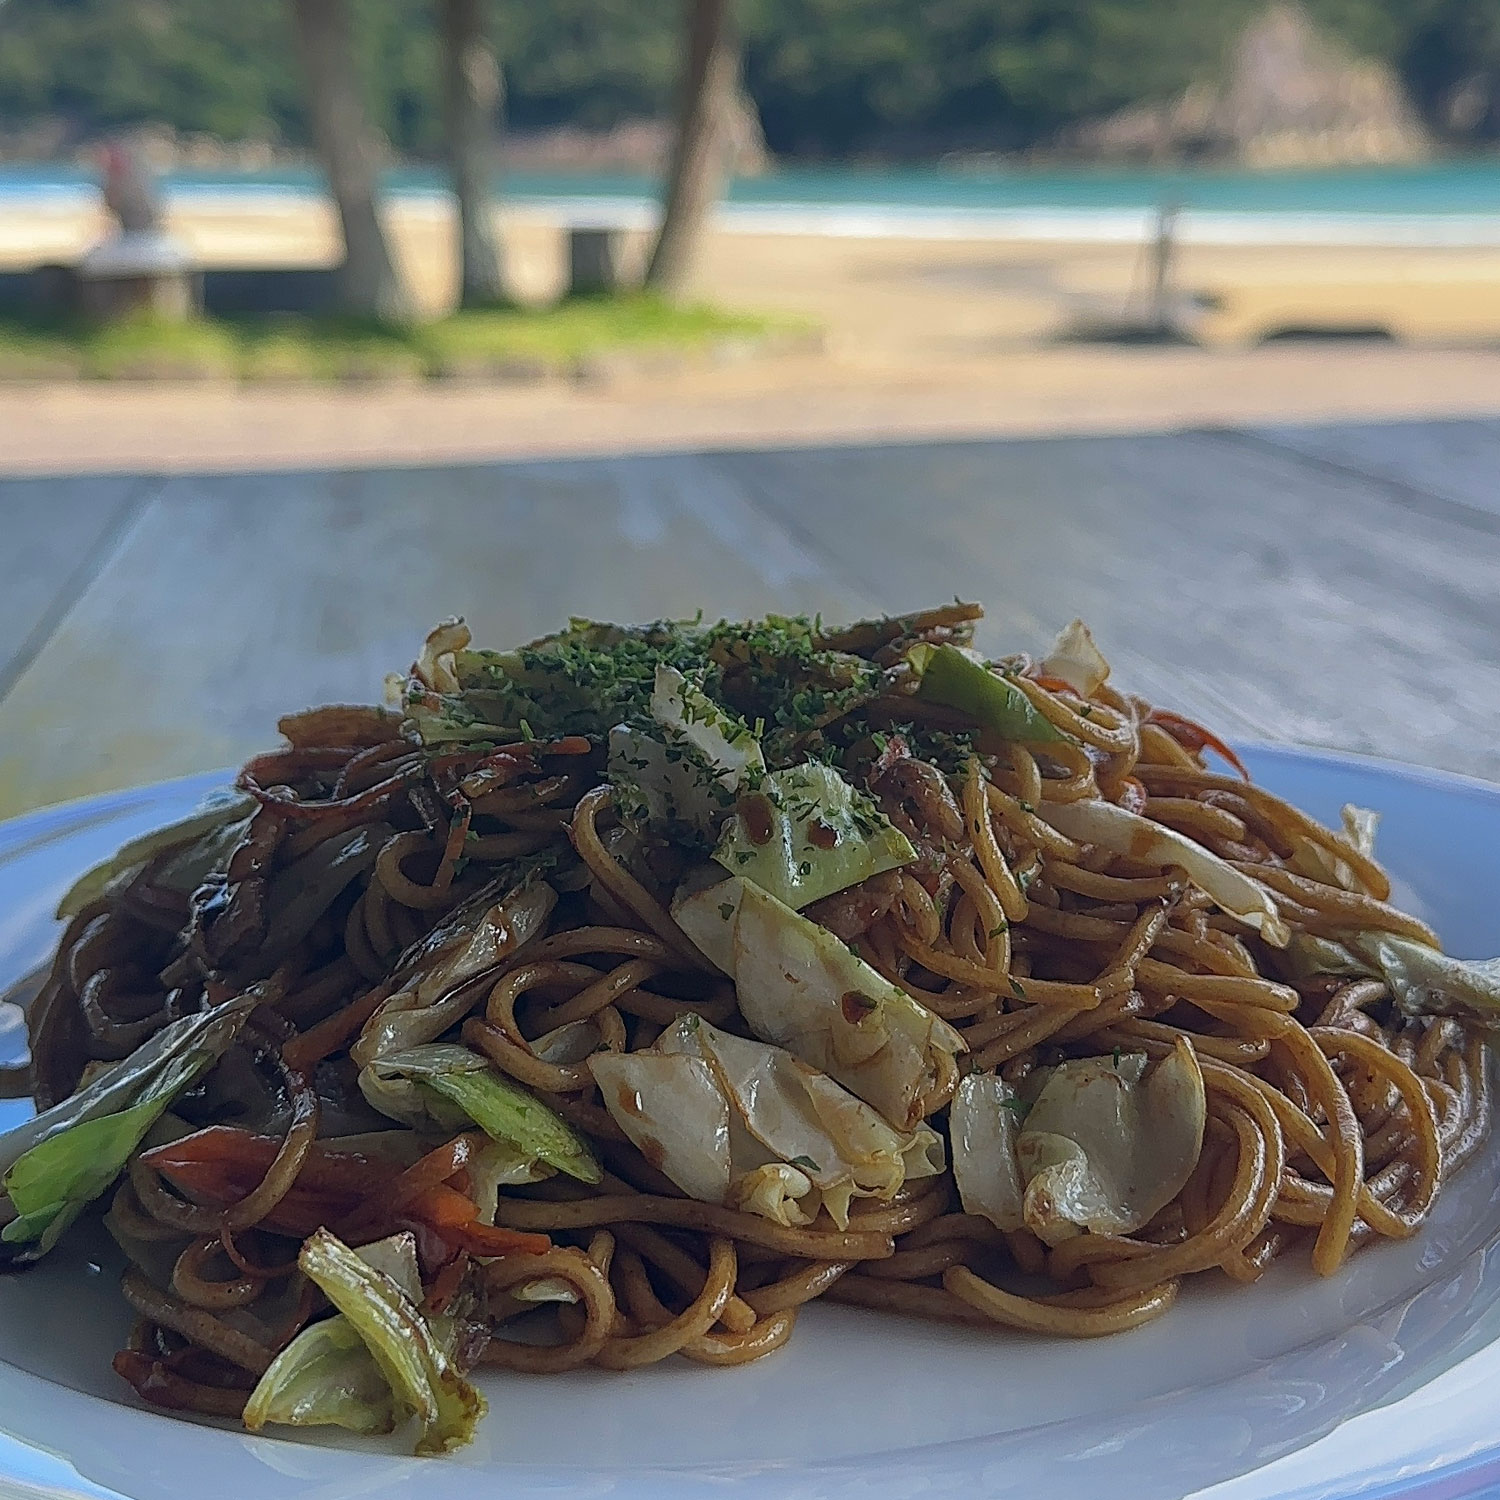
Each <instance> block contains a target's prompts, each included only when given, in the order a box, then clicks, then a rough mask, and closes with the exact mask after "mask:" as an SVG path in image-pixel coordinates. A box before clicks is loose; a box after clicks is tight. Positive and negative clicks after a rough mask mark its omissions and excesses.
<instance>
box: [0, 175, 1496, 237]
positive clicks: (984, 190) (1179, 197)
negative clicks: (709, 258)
mask: <svg viewBox="0 0 1500 1500" xmlns="http://www.w3.org/2000/svg"><path fill="white" fill-rule="evenodd" d="M93 184H94V179H93V178H92V176H91V175H90V173H89V172H88V171H87V169H85V168H82V167H77V166H53V165H34V166H33V165H0V213H3V212H4V211H5V209H6V208H7V207H9V208H12V209H14V208H17V207H20V206H24V205H27V204H30V205H34V206H42V205H44V204H52V205H57V206H64V205H69V204H74V205H76V204H77V203H79V202H82V201H84V200H85V199H86V197H87V196H88V195H91V194H92V193H93V192H94V190H95V189H94V185H93ZM385 185H386V188H387V190H388V191H389V192H390V193H391V194H392V195H393V196H395V197H398V198H402V199H405V200H406V201H407V203H408V204H410V205H411V206H412V207H413V208H414V209H419V210H420V209H434V210H435V209H437V208H438V207H440V205H441V202H442V198H443V194H444V180H443V175H442V173H441V172H440V171H439V170H438V169H437V168H434V167H399V168H396V169H394V170H392V171H390V172H388V173H387V174H386V179H385ZM165 186H166V188H167V191H168V192H169V193H170V194H172V195H173V196H174V197H177V198H179V199H187V200H197V201H198V202H200V203H201V202H205V201H207V200H209V199H212V200H214V201H215V202H216V203H218V204H221V205H222V204H225V203H226V202H229V203H233V202H243V203H245V204H246V206H249V204H250V203H252V202H253V203H254V204H255V206H256V207H257V208H271V207H274V206H276V205H278V204H280V205H287V204H288V203H295V202H297V201H300V200H305V199H307V198H310V197H314V196H317V195H319V194H320V193H321V192H322V182H321V178H320V177H319V176H318V174H317V173H316V172H315V171H313V170H312V169H310V168H289V169H282V170H278V171H271V172H242V173H233V172H193V171H182V172H175V173H172V174H170V175H169V176H168V177H167V178H166V179H165ZM497 187H499V189H500V191H501V193H502V194H503V196H504V198H505V199H506V200H507V201H509V202H511V203H514V204H517V205H519V206H523V207H531V208H535V209H538V210H540V211H543V212H545V213H546V214H547V215H548V216H549V217H551V218H552V219H553V220H555V221H556V222H558V223H561V224H572V225H584V224H591V225H617V226H622V227H637V228H640V227H645V226H647V225H649V224H650V223H652V222H653V220H654V218H655V214H656V195H657V192H658V189H659V184H658V183H657V182H656V181H655V180H654V179H652V178H650V177H646V176H643V175H639V174H635V175H632V174H629V173H609V174H604V173H576V174H575V173H561V172H549V173H539V172H516V173H513V174H511V175H510V176H508V177H506V178H505V179H503V180H502V181H500V182H498V183H497ZM1169 203H1170V204H1175V205H1176V206H1178V207H1179V208H1181V209H1182V210H1183V214H1182V219H1181V222H1180V225H1179V234H1180V236H1181V238H1182V239H1183V240H1184V241H1188V242H1195V241H1196V242H1202V243H1223V244H1280V243H1287V244H1290V243H1310V244H1407V245H1470V246H1474V245H1480V246H1486V247H1490V246H1500V157H1495V158H1488V159H1476V160H1466V161H1451V162H1441V163H1433V164H1429V165H1426V166H1419V167H1365V168H1341V169H1326V170H1315V171H1314V170H1303V171H1277V172H1249V171H1207V170H1142V169H1136V170H1123V169H1118V168H1088V167H1075V168H1066V169H1064V168H1055V167H1054V168H1047V169H1043V168H1021V167H1016V168H1006V169H1003V170H1002V169H995V170H984V171H980V170H972V171H964V170H958V169H945V168H943V167H936V166H934V167H885V168H877V167H869V168H862V167H847V166H846V167H834V166H829V167H802V166H799V167H787V168H784V169H782V170H779V171H776V172H772V173H769V174H767V175H766V176H763V177H752V178H744V179H741V180H739V181H737V182H734V183H733V184H731V186H730V190H729V193H728V196H727V200H726V201H725V203H724V204H723V205H722V207H721V209H720V221H721V223H722V224H723V225H724V227H726V228H728V229H731V230H741V231H751V232H758V233H799V234H806V233H813V234H825V235H843V236H863V235H905V236H912V237H947V238H995V239H1039V240H1048V239H1058V240H1097V241H1114V242H1138V241H1139V240H1140V239H1141V237H1142V236H1143V235H1145V234H1149V233H1150V232H1151V225H1152V220H1153V216H1154V214H1155V212H1156V210H1157V209H1158V208H1159V207H1160V206H1162V205H1163V204H1169Z"/></svg>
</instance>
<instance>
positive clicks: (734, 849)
mask: <svg viewBox="0 0 1500 1500" xmlns="http://www.w3.org/2000/svg"><path fill="white" fill-rule="evenodd" d="M752 800H754V801H755V803H756V809H757V812H758V815H759V816H760V817H761V818H763V819H764V823H765V826H764V827H761V828H758V829H751V828H750V827H749V826H748V823H749V821H750V817H751V814H750V811H749V809H748V808H746V807H744V806H741V808H740V810H739V811H737V812H735V813H734V814H733V815H732V816H731V817H730V818H729V820H728V821H727V822H726V823H725V824H724V831H723V833H722V834H721V835H720V838H719V843H718V847H717V848H715V850H714V859H715V860H716V861H717V862H718V863H719V864H721V865H722V866H723V867H724V868H725V869H726V870H728V871H729V873H730V874H731V875H740V876H743V877H744V878H745V879H747V880H753V881H754V882H755V884H756V885H758V886H760V887H761V889H762V890H765V891H769V892H770V893H771V895H773V896H775V897H776V899H777V900H778V901H781V902H783V903H784V904H785V905H787V906H789V907H791V908H792V910H793V911H800V910H801V909H802V908H803V907H804V906H811V905H812V903H813V902H814V901H821V900H822V899H823V897H825V896H831V895H833V893H834V892H835V891H841V890H844V889H845V888H846V887H847V886H851V885H856V884H858V882H859V881H861V880H867V879H869V877H870V876H872V875H879V874H881V873H883V872H884V871H886V870H895V869H899V868H900V867H901V866H902V865H905V864H910V863H911V861H912V860H914V859H915V858H916V857H917V851H916V850H915V849H913V848H912V846H911V841H910V840H909V839H908V838H907V837H906V835H905V834H904V833H902V832H901V831H900V829H898V828H896V827H895V826H894V825H893V824H892V823H891V821H890V819H889V818H887V817H886V815H885V814H884V813H883V812H881V811H880V809H879V808H878V807H877V806H876V805H875V803H874V802H873V801H872V800H871V799H870V798H869V797H867V796H865V794H864V793H863V792H859V791H856V790H855V789H854V787H852V786H850V784H849V783H848V782H847V781H845V780H844V778H843V777H842V776H840V775H839V773H838V772H837V771H835V770H834V769H833V767H832V766H826V765H824V764H823V763H822V762H821V761H808V762H807V763H806V764H805V765H800V766H791V767H789V768H788V769H787V770H785V771H773V772H772V773H771V774H770V775H769V776H766V777H765V778H764V779H763V780H762V781H761V783H760V785H759V786H758V787H757V788H756V790H755V791H753V792H751V793H749V794H748V796H747V797H746V798H744V799H742V801H743V802H750V801H752Z"/></svg>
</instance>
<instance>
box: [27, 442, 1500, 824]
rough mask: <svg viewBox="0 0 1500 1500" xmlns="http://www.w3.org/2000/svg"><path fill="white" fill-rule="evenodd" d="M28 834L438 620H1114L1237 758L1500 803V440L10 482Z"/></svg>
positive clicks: (1129, 662)
mask: <svg viewBox="0 0 1500 1500" xmlns="http://www.w3.org/2000/svg"><path fill="white" fill-rule="evenodd" d="M0 515H3V517H4V521H5V534H6V542H5V552H4V556H5V560H6V567H5V587H4V589H3V590H0V814H11V813H16V812H20V811H23V810H25V809H26V808H29V807H33V806H37V805H40V804H43V803H48V802H54V801H57V800H60V799H63V798H68V797H75V796H80V795H83V794H85V793H90V792H97V791H103V790H107V789H110V788H115V787H122V786H126V785H129V784H132V783H136V782H141V781H149V780H156V779H159V778H162V777H167V776H174V775H180V774H183V773H186V772H190V771H197V770H202V769H205V768H209V767H213V766H217V765H228V764H231V763H234V762H237V761H239V760H241V759H243V758H244V757H245V756H246V755H247V754H249V753H250V752H252V751H253V750H255V749H257V748H258V747H263V746H266V745H268V744H271V743H274V741H275V734H274V721H275V719H276V717H277V715H278V714H280V713H283V712H285V711H287V710H289V709H294V708H298V707H301V706H304V705H306V704H311V703H317V702H323V701H332V700H356V701H357V700H369V699H371V698H374V697H377V696H378V695H379V693H380V690H381V681H382V677H383V674H385V673H386V672H389V671H400V670H403V669H404V668H405V667H406V666H407V664H408V663H409V662H410V661H411V659H412V656H413V655H414V653H415V651H416V649H417V645H418V643H419V642H420V640H421V638H422V635H423V634H424V632H425V631H426V630H427V628H428V627H429V626H430V625H431V624H433V623H434V622H436V621H437V620H438V619H440V618H442V617H443V616H445V615H449V614H454V613H460V614H463V615H465V616H466V617H467V618H468V620H469V621H470V623H471V625H472V626H473V628H474V633H475V636H476V639H477V640H478V642H480V643H481V644H486V643H488V644H496V645H509V644H514V643H516V642H519V641H521V640H524V639H526V638H528V637H531V636H533V635H536V634H539V633H541V632H543V631H545V630H549V629H552V628H555V627H557V626H559V625H561V624H562V623H563V622H564V621H565V620H566V619H567V617H568V616H569V615H579V614H582V615H591V616H594V617H597V618H604V619H623V620H641V619H652V618H658V617H661V616H664V615H671V616H681V615H691V614H692V613H694V611H696V610H697V609H698V608H699V607H700V606H702V608H703V609H704V610H705V611H706V612H707V613H709V614H711V615H719V614H725V615H730V616H743V615H747V614H752V613H760V612H765V611H781V612H807V613H813V612H815V611H822V613H823V614H824V615H825V616H829V617H835V618H840V617H846V616H854V615H861V614H872V613H879V612H882V611H887V610H902V609H910V608H913V607H916V606H919V605H922V604H926V603H931V602H935V601H938V600H942V599H945V598H950V597H952V596H953V595H955V594H958V595H961V596H963V597H964V598H978V599H981V600H983V601H984V602H985V603H986V605H987V606H988V608H989V611H990V613H989V618H988V620H987V621H986V623H985V625H984V627H983V636H982V643H983V644H984V645H986V646H988V647H989V648H991V649H993V650H995V651H1000V650H1007V649H1017V648H1036V647H1039V646H1041V645H1044V644H1045V642H1046V641H1047V640H1048V639H1049V638H1050V636H1051V634H1052V632H1053V631H1055V630H1056V629H1057V627H1058V626H1060V625H1061V624H1063V623H1064V622H1065V621H1066V620H1067V619H1068V618H1069V617H1070V616H1072V615H1074V614H1081V615H1082V616H1083V617H1084V618H1086V619H1087V620H1089V621H1090V623H1091V624H1092V625H1093V626H1094V629H1095V633H1096V635H1097V637H1098V639H1099V640H1100V642H1101V643H1102V645H1103V646H1104V649H1105V651H1106V653H1107V654H1108V655H1109V656H1110V657H1111V659H1112V660H1113V661H1114V663H1115V668H1116V676H1117V679H1118V680H1120V681H1121V682H1123V683H1125V684H1126V685H1128V686H1133V687H1135V688H1136V689H1138V690H1140V691H1142V692H1144V693H1146V694H1148V695H1149V696H1151V697H1152V698H1154V699H1156V700H1158V701H1160V702H1162V703H1164V704H1171V705H1174V706H1177V707H1179V708H1181V709H1183V710H1185V711H1187V712H1189V713H1192V714H1195V715H1198V716H1200V717H1202V718H1204V719H1205V720H1207V721H1209V722H1210V723H1212V724H1213V725H1215V726H1217V727H1218V728H1220V729H1221V730H1222V731H1223V732H1225V733H1227V734H1229V735H1235V736H1239V737H1242V738H1261V739H1280V740H1295V741H1302V742H1305V743H1311V744H1318V745H1328V746H1336V747H1340V748H1344V749H1351V750H1359V751H1369V752H1373V753H1376V754H1380V755H1387V756H1392V757H1395V758H1397V759H1402V760H1408V761H1415V762H1421V763H1423V764H1427V765H1433V766H1440V767H1445V768H1448V769H1451V770H1457V771H1464V772H1469V773H1472V774H1475V775H1479V776H1486V777H1489V778H1491V779H1497V780H1500V589H1497V584H1500V420H1496V421H1456V422H1446V423H1410V424H1382V425H1379V426H1374V427H1368V428H1359V427H1323V428H1302V429H1265V430H1237V431H1212V432H1186V433H1181V434H1175V435H1170V436H1147V437H1128V438H1088V439H1067V440H1057V439H1049V440H1037V441H1024V442H983V443H936V444H916V445H909V446H890V447H850V448H817V449H807V450H800V451H789V450H780V451H769V452H766V451H758V452H716V453H704V454H690V455H676V456H670V457H661V456H642V457H628V458H608V459H587V460H569V461H550V462H535V463H516V464H498V465H489V466H481V467H458V468H445V469H406V470H390V469H382V470H372V471H365V472H324V473H298V474H286V473H281V474H275V475H255V474H247V475H236V476H228V477H214V478H190V477H175V478H160V477H153V476H150V475H135V476H122V477H118V478H90V479H71V480H69V479H37V480H12V481H8V482H4V483H0Z"/></svg>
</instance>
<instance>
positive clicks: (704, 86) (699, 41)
mask: <svg viewBox="0 0 1500 1500" xmlns="http://www.w3.org/2000/svg"><path fill="white" fill-rule="evenodd" d="M685 4H686V7H687V15H686V22H687V25H686V31H687V58H686V66H685V67H684V70H683V81H682V98H681V104H680V110H679V114H678V117H677V135H676V139H675V140H674V142H673V145H672V165H671V171H670V175H669V176H668V179H667V196H666V206H665V207H664V209H663V211H662V220H661V228H660V229H659V230H658V231H657V235H656V244H655V246H654V247H653V248H652V251H651V260H650V263H649V264H648V265H647V267H646V285H647V286H648V287H651V288H652V289H654V290H656V291H660V292H664V293H666V294H667V295H668V296H678V295H680V294H681V292H682V291H683V289H684V287H685V286H686V284H687V278H688V273H689V271H690V270H691V268H692V262H693V256H694V254H695V252H696V250H697V248H698V241H699V239H700V238H701V237H702V233H703V226H704V223H705V222H706V221H707V219H708V214H709V210H710V209H712V207H713V205H714V201H715V200H716V199H717V198H718V196H719V193H720V192H721V190H722V189H723V185H724V176H725V172H726V169H727V166H728V162H727V142H726V138H725V126H726V122H727V120H728V117H729V111H730V109H731V108H732V107H733V102H734V91H735V87H736V85H737V83H738V79H739V46H738V38H737V36H736V34H735V27H734V21H733V17H732V15H731V10H732V0H685Z"/></svg>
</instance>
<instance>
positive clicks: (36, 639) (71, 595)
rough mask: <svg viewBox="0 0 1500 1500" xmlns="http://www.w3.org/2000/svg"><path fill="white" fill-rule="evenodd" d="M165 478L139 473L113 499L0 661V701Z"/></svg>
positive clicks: (80, 598)
mask: <svg viewBox="0 0 1500 1500" xmlns="http://www.w3.org/2000/svg"><path fill="white" fill-rule="evenodd" d="M164 483H165V479H164V477H163V476H161V475H157V474H150V475H142V476H140V477H139V478H138V479H136V480H135V482H134V483H132V484H131V486H130V488H129V489H127V490H126V492H125V493H124V495H122V496H121V497H120V499H119V500H118V501H116V502H115V506H114V511H113V513H112V514H111V516H110V517H109V520H108V521H107V522H106V523H105V525H104V527H103V528H102V529H101V530H100V532H99V535H98V536H97V537H95V538H94V540H93V541H92V542H91V543H90V544H89V546H88V547H86V548H85V549H84V551H83V553H82V554H81V556H80V557H79V559H78V563H77V565H76V566H75V567H74V568H73V570H72V571H71V572H70V573H69V574H68V575H67V577H66V578H64V579H63V581H62V583H61V585H60V586H59V587H58V590H57V592H56V593H55V594H54V595H53V597H52V599H51V600H50V602H49V603H48V605H47V607H46V609H44V610H43V611H42V613H41V615H40V616H39V617H38V618H37V622H36V624H35V625H33V626H32V627H31V629H30V630H29V631H27V633H26V635H25V637H24V638H23V639H22V641H21V643H20V645H19V646H17V647H16V649H15V651H14V652H13V653H12V655H11V657H10V660H9V661H5V662H0V703H3V702H4V701H5V700H6V698H7V697H8V696H9V695H10V693H11V691H12V689H13V688H14V687H15V685H16V684H17V683H18V682H19V681H20V680H21V678H22V676H23V675H24V674H25V672H26V669H27V668H28V667H29V666H30V665H31V664H32V662H34V661H35V660H36V659H37V657H38V656H39V655H40V654H41V653H42V651H43V650H44V649H45V647H46V645H47V642H48V641H50V640H51V639H52V637H53V635H54V634H55V633H56V632H57V628H58V627H59V626H60V625H61V624H62V622H63V621H64V620H65V619H66V618H67V617H68V615H69V614H70V613H71V612H72V610H73V609H74V608H75V607H76V606H77V604H78V603H79V601H80V600H82V598H83V596H84V595H85V594H86V593H87V592H88V591H89V589H90V588H91V587H92V586H93V583H94V580H95V579H97V578H98V577H99V575H100V574H101V573H102V572H103V571H104V569H105V567H106V566H107V565H108V563H109V561H110V559H111V558H112V557H113V556H114V555H115V554H116V553H117V552H118V551H119V549H120V547H121V545H122V544H123V542H124V540H125V537H126V534H127V533H128V532H129V531H130V529H131V528H132V527H133V526H134V525H135V523H136V522H137V521H138V520H139V519H140V518H141V516H142V515H143V514H144V513H145V511H146V508H147V507H148V506H149V505H150V503H151V501H152V500H154V499H155V498H156V496H157V495H158V494H160V492H161V489H162V486H163V484H164Z"/></svg>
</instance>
